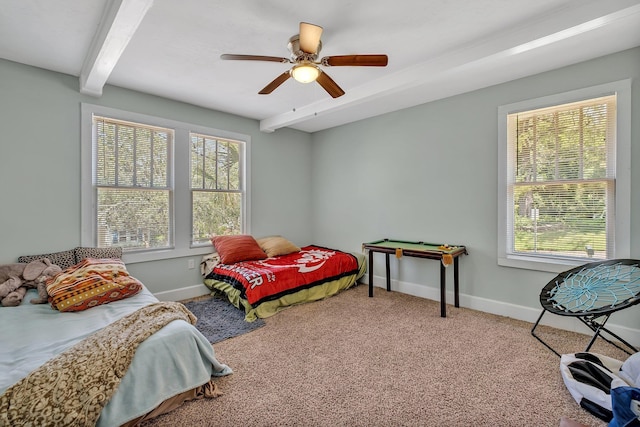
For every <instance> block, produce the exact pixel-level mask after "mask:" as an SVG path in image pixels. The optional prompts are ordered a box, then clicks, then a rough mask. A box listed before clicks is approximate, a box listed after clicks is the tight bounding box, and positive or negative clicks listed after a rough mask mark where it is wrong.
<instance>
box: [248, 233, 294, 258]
mask: <svg viewBox="0 0 640 427" xmlns="http://www.w3.org/2000/svg"><path fill="white" fill-rule="evenodd" d="M257 241H258V245H260V247H261V248H262V250H263V251H265V252H266V254H267V255H268V256H269V258H271V257H274V256H278V255H287V254H290V253H293V252H300V248H299V247H297V246H296V245H294V244H293V243H291V242H290V241H288V240H287V239H285V238H284V237H282V236H269V237H263V238H261V239H258V240H257Z"/></svg>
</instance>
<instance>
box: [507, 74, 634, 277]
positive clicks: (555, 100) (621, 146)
mask: <svg viewBox="0 0 640 427" xmlns="http://www.w3.org/2000/svg"><path fill="white" fill-rule="evenodd" d="M614 94H615V95H617V100H616V106H617V107H616V151H615V194H616V200H615V218H614V220H613V226H614V246H613V247H614V257H615V258H628V257H629V256H630V248H631V241H630V235H631V234H630V233H631V79H626V80H619V81H616V82H611V83H605V84H601V85H597V86H591V87H587V88H582V89H577V90H572V91H569V92H563V93H558V94H554V95H549V96H543V97H540V98H535V99H530V100H524V101H519V102H515V103H511V104H506V105H502V106H499V107H498V197H497V199H498V215H497V217H498V218H497V219H498V235H497V238H498V245H497V246H498V247H497V262H498V265H500V266H505V267H515V268H522V269H529V270H537V271H547V272H553V273H560V272H562V271H565V270H567V269H569V268H572V267H575V266H577V265H581V264H585V263H586V262H587V261H586V260H584V259H570V258H564V257H562V258H555V257H553V256H549V255H545V256H535V255H530V254H526V255H525V254H518V253H514V252H511V251H510V250H509V249H508V248H509V247H511V242H510V241H509V233H508V227H509V226H510V224H513V206H509V203H508V200H509V197H508V196H509V194H508V191H509V190H508V173H509V163H508V162H509V161H510V156H511V153H509V144H508V115H510V114H513V113H518V112H524V111H531V110H536V109H540V108H547V107H553V106H558V105H562V104H567V103H571V102H579V101H585V100H589V99H592V98H598V97H602V96H607V95H614Z"/></svg>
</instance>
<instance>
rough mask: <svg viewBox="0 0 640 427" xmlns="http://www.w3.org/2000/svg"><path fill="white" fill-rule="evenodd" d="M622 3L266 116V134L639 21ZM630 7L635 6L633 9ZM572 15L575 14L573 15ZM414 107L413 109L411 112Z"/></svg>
mask: <svg viewBox="0 0 640 427" xmlns="http://www.w3.org/2000/svg"><path fill="white" fill-rule="evenodd" d="M618 3H623V5H622V6H619V5H617V4H610V3H606V2H597V3H593V4H592V5H591V7H589V8H585V9H583V10H581V11H580V12H581V13H575V11H567V12H566V13H558V14H555V15H552V16H545V17H543V18H542V19H541V20H540V21H539V22H532V23H530V24H528V25H527V26H526V27H524V28H516V29H512V30H510V31H507V32H504V33H501V34H496V35H494V36H493V37H490V38H488V39H485V40H480V41H478V42H477V43H475V44H473V45H469V46H464V47H462V48H460V49H458V50H452V51H449V52H447V53H445V54H443V55H441V56H439V57H434V58H430V59H429V60H427V61H424V62H422V63H418V64H416V65H414V66H412V67H409V68H406V69H404V70H401V71H398V72H395V73H393V74H390V75H388V76H386V77H382V78H380V79H377V80H374V81H370V82H367V83H365V84H362V85H360V86H358V87H355V88H352V89H350V90H348V91H347V93H346V94H345V95H343V96H341V97H340V98H336V99H323V100H320V101H317V102H314V103H312V104H309V105H305V106H303V107H298V108H296V109H294V110H290V111H286V112H284V113H281V114H278V115H275V116H272V117H268V118H265V119H263V120H261V121H260V130H261V131H263V132H274V131H275V130H277V129H279V128H282V127H287V126H294V125H296V124H299V123H304V122H306V121H310V120H313V119H315V118H317V117H318V116H322V115H328V114H334V113H336V112H339V111H340V110H344V109H348V108H351V107H356V106H357V105H359V104H363V103H366V102H368V101H370V100H371V99H374V98H380V97H383V96H387V95H390V94H394V93H395V94H397V93H404V92H406V91H407V90H409V89H411V88H417V87H419V86H421V85H426V84H427V83H429V82H435V81H440V80H442V79H444V78H445V77H446V76H450V75H452V74H455V73H456V72H459V71H461V70H463V69H466V70H468V71H469V70H470V71H471V72H473V71H474V69H476V68H478V67H486V66H487V64H490V63H491V62H492V61H495V60H497V59H505V58H509V57H515V56H518V55H521V54H523V53H526V52H529V51H534V50H536V49H540V48H542V47H544V46H548V45H552V44H554V43H559V42H562V41H563V40H566V39H569V38H572V37H574V36H578V35H580V34H584V33H588V32H591V31H596V30H598V29H599V28H603V27H606V26H610V25H613V26H615V25H618V24H619V23H621V22H623V21H625V20H627V19H636V20H637V17H638V14H640V4H637V3H636V2H634V1H631V0H628V1H626V2H625V1H622V0H621V2H618ZM626 3H635V4H633V5H631V6H628V5H627V4H626ZM568 12H571V14H570V15H569V14H568ZM496 83H497V82H495V83H493V84H496ZM449 96H451V95H449ZM408 106H410V105H407V106H405V108H406V107H408Z"/></svg>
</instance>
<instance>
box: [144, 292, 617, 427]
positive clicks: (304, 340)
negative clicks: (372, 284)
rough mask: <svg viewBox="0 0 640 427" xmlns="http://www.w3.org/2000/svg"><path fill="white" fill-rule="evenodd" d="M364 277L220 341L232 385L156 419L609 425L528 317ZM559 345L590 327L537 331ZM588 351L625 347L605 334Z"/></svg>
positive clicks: (574, 342)
mask: <svg viewBox="0 0 640 427" xmlns="http://www.w3.org/2000/svg"><path fill="white" fill-rule="evenodd" d="M439 313H440V309H439V303H438V302H436V301H431V300H426V299H422V298H417V297H412V296H409V295H403V294H400V293H396V292H391V293H387V292H386V291H384V290H382V289H379V288H376V289H375V297H374V298H368V297H367V287H366V285H360V286H358V287H356V288H353V289H351V290H348V291H345V292H343V293H342V294H339V295H337V296H335V297H332V298H329V299H327V300H324V301H319V302H316V303H312V304H305V305H301V306H297V307H293V308H290V309H288V310H285V311H283V312H281V313H279V314H277V315H275V316H273V317H271V318H268V319H266V321H267V325H266V326H265V327H263V328H260V329H258V330H256V331H253V332H250V333H248V334H245V335H241V336H238V337H235V338H232V339H229V340H226V341H222V342H220V343H217V344H215V345H214V348H215V350H216V353H217V356H218V358H219V360H220V361H221V362H223V363H226V364H228V365H229V366H231V368H233V370H234V374H233V375H231V376H228V377H224V378H220V379H218V380H217V384H218V385H219V386H220V387H221V390H222V391H223V393H224V395H223V396H222V397H219V398H217V399H213V400H204V401H197V402H192V403H187V404H185V405H183V406H182V407H180V408H178V409H177V410H175V411H173V412H171V413H169V414H166V415H163V416H161V417H159V418H157V419H155V420H152V421H151V422H148V423H147V424H145V427H150V426H558V425H559V422H560V418H561V417H563V416H564V417H568V418H571V419H573V420H576V421H579V422H581V423H583V424H586V425H589V426H605V425H606V423H604V422H601V421H600V420H598V419H597V418H595V417H593V416H592V415H590V414H589V413H588V412H586V411H584V410H582V409H581V408H580V407H579V406H578V405H577V404H576V403H575V401H574V400H573V399H572V398H571V396H570V394H569V392H568V391H567V389H566V387H565V386H564V383H563V382H562V378H561V376H560V373H559V360H560V359H559V358H558V357H557V356H556V355H554V354H553V353H551V352H550V351H549V350H547V349H546V348H545V347H544V346H543V345H542V344H540V343H539V342H538V341H537V340H536V339H535V338H533V337H532V336H531V334H530V330H531V326H532V325H531V324H529V323H527V322H522V321H517V320H513V319H508V318H504V317H499V316H494V315H490V314H486V313H482V312H478V311H473V310H469V309H465V308H454V307H453V306H448V307H447V315H448V317H447V318H441V317H440V316H439ZM539 330H540V334H541V335H543V336H544V337H545V338H549V340H550V341H551V342H553V343H554V344H553V345H554V346H556V345H557V347H556V348H557V349H558V350H560V351H561V352H563V353H573V352H576V351H582V350H583V349H584V347H585V345H586V343H587V342H588V337H586V336H585V335H580V334H575V333H570V332H566V331H559V330H555V329H551V328H542V329H539ZM592 351H597V352H600V353H602V354H606V355H609V356H611V357H615V358H618V359H621V360H624V359H625V358H626V357H627V356H626V355H625V354H624V353H622V352H620V351H619V350H616V349H615V348H613V347H611V346H610V345H608V344H606V343H604V342H601V340H599V342H598V343H597V344H596V346H595V347H594V348H593V349H592Z"/></svg>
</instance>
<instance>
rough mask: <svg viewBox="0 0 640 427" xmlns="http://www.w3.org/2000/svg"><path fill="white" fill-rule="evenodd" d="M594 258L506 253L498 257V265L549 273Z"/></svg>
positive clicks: (581, 263) (557, 271)
mask: <svg viewBox="0 0 640 427" xmlns="http://www.w3.org/2000/svg"><path fill="white" fill-rule="evenodd" d="M592 261H598V260H596V259H593V260H589V259H559V258H540V257H531V256H524V255H508V256H506V257H498V265H500V266H503V267H512V268H521V269H525V270H536V271H545V272H549V273H562V272H563V271H567V270H569V269H572V268H574V267H577V266H579V265H583V264H587V263H589V262H592Z"/></svg>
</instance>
